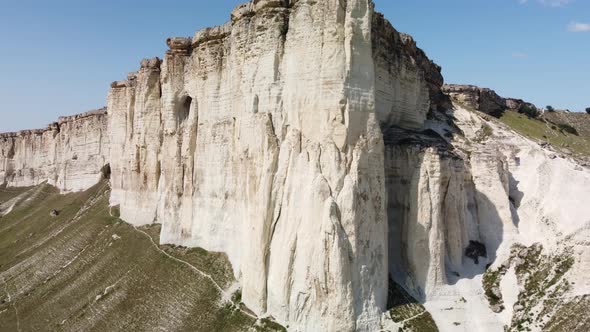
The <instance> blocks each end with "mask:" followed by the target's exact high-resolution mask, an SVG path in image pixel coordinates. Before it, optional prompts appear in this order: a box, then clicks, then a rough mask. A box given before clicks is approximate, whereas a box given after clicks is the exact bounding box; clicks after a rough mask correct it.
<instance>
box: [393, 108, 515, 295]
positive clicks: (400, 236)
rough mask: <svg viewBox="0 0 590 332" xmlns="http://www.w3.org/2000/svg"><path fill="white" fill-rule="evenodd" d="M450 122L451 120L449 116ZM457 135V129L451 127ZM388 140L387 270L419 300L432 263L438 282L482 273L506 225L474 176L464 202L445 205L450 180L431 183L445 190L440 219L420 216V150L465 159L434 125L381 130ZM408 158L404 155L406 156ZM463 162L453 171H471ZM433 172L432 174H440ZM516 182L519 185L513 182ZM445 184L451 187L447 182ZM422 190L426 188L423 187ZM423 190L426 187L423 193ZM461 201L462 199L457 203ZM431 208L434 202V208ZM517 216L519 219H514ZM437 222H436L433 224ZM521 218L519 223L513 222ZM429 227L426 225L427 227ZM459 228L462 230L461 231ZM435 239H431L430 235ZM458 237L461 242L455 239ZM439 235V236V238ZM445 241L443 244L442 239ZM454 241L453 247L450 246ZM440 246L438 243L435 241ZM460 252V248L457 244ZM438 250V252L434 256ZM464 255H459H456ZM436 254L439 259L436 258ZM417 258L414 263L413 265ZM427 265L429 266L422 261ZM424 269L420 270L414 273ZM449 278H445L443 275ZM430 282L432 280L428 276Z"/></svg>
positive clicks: (429, 190)
mask: <svg viewBox="0 0 590 332" xmlns="http://www.w3.org/2000/svg"><path fill="white" fill-rule="evenodd" d="M449 121H452V119H449ZM452 132H453V133H454V134H457V133H458V132H456V131H454V130H452ZM383 134H384V141H385V178H386V179H385V186H386V188H385V189H386V191H387V193H388V208H387V213H388V223H389V236H388V240H389V241H388V242H389V243H388V247H389V248H388V250H389V271H390V273H391V275H392V278H393V279H394V280H395V282H397V284H399V285H401V287H403V288H405V289H406V290H407V291H409V293H410V294H412V295H413V296H414V297H415V298H416V299H417V300H418V301H423V300H424V299H425V297H426V294H425V290H426V284H427V282H429V281H428V280H427V278H428V275H429V272H430V271H428V269H429V268H432V267H434V266H443V267H444V268H443V270H444V274H445V275H444V276H438V279H436V282H439V283H445V282H446V283H447V284H451V285H453V284H456V283H457V282H458V281H459V280H461V279H464V278H468V279H472V278H474V277H475V276H477V275H479V274H483V273H484V272H485V270H486V268H487V266H489V264H491V263H492V262H493V261H494V260H495V258H496V252H497V250H498V248H499V246H500V244H501V243H502V241H503V232H504V225H503V222H502V219H501V217H500V214H499V213H498V211H497V209H496V207H495V204H493V203H492V201H491V200H490V199H489V198H488V197H487V196H486V195H485V194H484V193H482V192H480V191H478V190H477V189H476V188H475V185H474V184H473V181H469V180H466V181H465V183H463V187H462V189H463V192H461V193H451V194H463V195H465V196H466V197H464V202H466V203H465V204H464V206H454V205H453V206H451V207H449V206H446V205H445V204H444V203H445V200H446V196H447V195H449V193H448V190H449V188H448V184H449V183H448V181H447V182H445V181H440V187H439V188H430V187H426V188H427V193H428V194H430V193H431V191H432V190H436V191H437V192H441V193H445V195H444V196H443V197H440V200H439V201H437V202H432V203H435V204H439V206H437V208H438V211H439V212H440V216H441V217H440V219H436V218H433V217H432V216H431V219H430V220H418V212H417V206H416V205H417V204H418V203H419V201H418V200H419V199H420V193H419V190H420V188H419V181H418V180H419V179H416V178H415V177H420V176H421V175H420V169H421V168H422V167H424V165H423V163H424V160H423V156H424V154H423V153H422V152H423V151H424V150H426V149H435V151H437V153H438V155H439V157H440V158H441V159H443V160H444V159H445V158H454V159H458V160H460V161H457V160H456V162H453V163H452V164H451V165H452V166H455V165H461V164H462V160H463V159H462V158H461V157H460V156H459V155H456V154H455V153H454V152H453V151H454V147H453V146H452V145H451V144H450V143H448V138H449V137H447V138H444V137H443V136H444V135H440V134H439V133H438V132H436V131H434V130H425V131H422V132H416V131H408V130H403V129H400V128H394V127H391V128H387V129H383ZM404 159H405V160H404ZM467 165H468V162H465V165H464V166H463V167H464V168H463V169H460V170H456V169H452V170H450V171H451V172H457V171H458V172H463V173H464V174H466V175H470V170H469V168H468V167H467ZM439 175H440V174H438V175H434V176H439ZM516 185H517V184H515V187H517V186H516ZM445 186H447V187H445ZM422 190H423V191H424V187H423V189H422ZM424 194H425V193H424V192H422V195H424ZM457 204H459V203H457ZM431 208H432V207H431ZM449 208H456V209H457V211H461V212H462V213H459V214H455V215H458V216H459V217H458V218H456V219H457V220H453V219H455V218H450V217H447V215H453V214H452V213H449V211H447V209H449ZM511 210H513V221H514V220H517V214H516V210H515V209H514V208H512V209H511ZM515 216H516V218H515ZM434 223H438V224H437V225H434ZM515 223H517V222H515ZM427 227H428V228H427ZM457 230H459V231H460V232H461V234H457V233H456V232H457ZM431 239H432V240H431ZM453 239H454V240H455V241H457V239H460V240H458V241H460V244H459V245H457V244H456V242H453ZM438 240H441V241H438ZM440 243H442V244H440ZM452 243H455V244H454V247H453V248H455V249H454V250H452V249H451V247H452V246H453V244H452ZM437 244H438V245H440V247H438V248H436V247H433V246H436V245H437ZM459 246H460V247H461V248H460V250H461V252H460V253H459V252H458V249H457V248H458V247H459ZM438 251H440V252H441V253H442V255H441V256H440V257H439V256H437V255H433V254H434V253H436V252H438ZM451 251H453V252H454V257H455V259H454V262H451V261H452V259H451V256H450V255H451ZM459 255H460V258H459V257H458V256H459ZM433 259H440V260H441V261H439V262H433V261H432V260H433ZM411 262H414V266H411V265H412V264H411ZM417 262H419V263H421V264H429V265H430V267H429V266H420V265H418V263H417ZM417 271H420V272H419V273H418V274H416V273H415V272H417ZM445 278H446V280H444V279H445ZM430 282H432V281H430Z"/></svg>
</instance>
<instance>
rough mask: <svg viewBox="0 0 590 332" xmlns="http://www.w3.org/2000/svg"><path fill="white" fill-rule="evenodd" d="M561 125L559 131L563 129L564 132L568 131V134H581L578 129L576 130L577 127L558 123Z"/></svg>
mask: <svg viewBox="0 0 590 332" xmlns="http://www.w3.org/2000/svg"><path fill="white" fill-rule="evenodd" d="M557 126H558V127H559V131H561V132H562V133H564V132H565V133H568V134H572V135H576V136H579V134H578V131H577V130H576V128H574V127H572V126H570V125H568V124H565V123H560V124H558V125H557Z"/></svg>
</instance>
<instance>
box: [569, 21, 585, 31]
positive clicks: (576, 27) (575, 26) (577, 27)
mask: <svg viewBox="0 0 590 332" xmlns="http://www.w3.org/2000/svg"><path fill="white" fill-rule="evenodd" d="M567 29H568V30H569V31H570V32H588V31H590V23H578V22H572V23H570V25H568V27H567Z"/></svg>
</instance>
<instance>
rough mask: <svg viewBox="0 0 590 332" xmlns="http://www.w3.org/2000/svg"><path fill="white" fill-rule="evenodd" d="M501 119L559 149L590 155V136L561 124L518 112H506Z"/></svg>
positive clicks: (519, 130) (522, 133)
mask: <svg viewBox="0 0 590 332" xmlns="http://www.w3.org/2000/svg"><path fill="white" fill-rule="evenodd" d="M500 121H501V122H503V123H504V124H506V125H508V126H510V127H511V128H512V129H514V130H515V131H516V132H518V133H519V134H521V135H523V136H526V137H528V138H532V139H535V140H540V141H546V142H548V143H549V144H551V145H553V146H554V147H556V148H558V149H561V150H563V149H567V150H570V151H572V152H574V153H578V154H581V155H584V156H590V137H586V136H583V135H580V134H579V133H578V134H577V135H576V134H574V133H570V132H568V131H567V128H566V130H564V128H561V127H560V124H555V123H551V122H548V121H547V122H546V121H543V120H542V119H541V120H540V119H531V118H529V117H527V116H526V115H523V114H519V113H516V112H510V111H507V112H504V114H503V115H502V117H500Z"/></svg>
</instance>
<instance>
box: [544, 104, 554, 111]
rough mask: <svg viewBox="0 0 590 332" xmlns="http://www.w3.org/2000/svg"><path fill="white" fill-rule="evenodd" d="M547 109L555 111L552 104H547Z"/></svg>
mask: <svg viewBox="0 0 590 332" xmlns="http://www.w3.org/2000/svg"><path fill="white" fill-rule="evenodd" d="M545 109H546V110H547V112H555V108H553V106H551V105H547V107H545Z"/></svg>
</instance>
